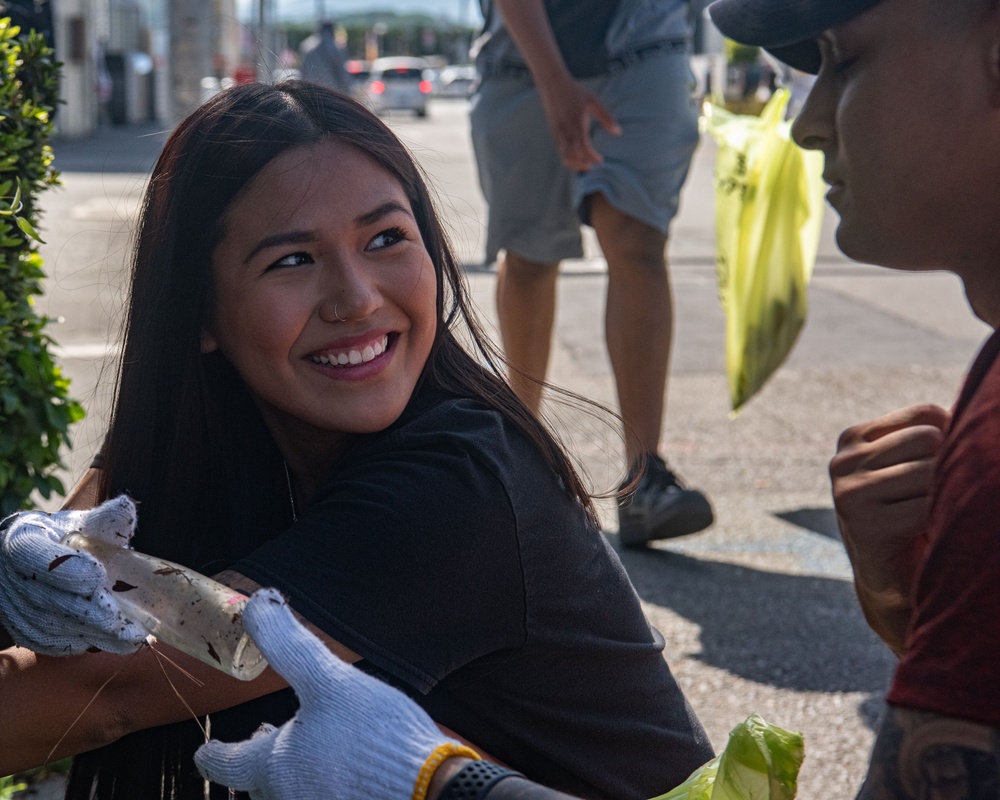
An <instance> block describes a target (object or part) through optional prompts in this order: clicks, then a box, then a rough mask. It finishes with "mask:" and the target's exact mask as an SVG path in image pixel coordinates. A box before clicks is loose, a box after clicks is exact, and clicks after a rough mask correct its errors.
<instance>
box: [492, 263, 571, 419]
mask: <svg viewBox="0 0 1000 800" xmlns="http://www.w3.org/2000/svg"><path fill="white" fill-rule="evenodd" d="M558 276H559V262H555V263H552V264H542V263H537V262H534V261H528V260H527V259H525V258H521V257H520V256H518V255H517V254H515V253H511V252H509V251H508V252H507V254H506V255H505V257H504V259H503V260H502V261H501V262H500V267H499V274H498V275H497V315H498V317H499V320H500V334H501V336H502V337H503V347H504V354H505V355H506V356H507V360H508V361H510V362H511V364H512V366H514V367H516V370H512V371H511V375H510V384H511V386H512V387H513V388H514V391H515V392H516V393H517V395H518V397H520V398H521V400H523V401H524V403H525V404H526V405H527V406H528V407H529V408H530V409H531V410H532V411H534V412H535V413H536V414H537V413H538V409H539V407H540V405H541V399H542V386H541V383H540V381H544V380H545V372H546V370H547V369H548V365H549V351H550V350H551V347H552V324H553V321H554V320H555V312H556V279H557V278H558ZM518 371H520V372H521V373H523V375H520V374H518Z"/></svg>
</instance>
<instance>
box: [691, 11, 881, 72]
mask: <svg viewBox="0 0 1000 800" xmlns="http://www.w3.org/2000/svg"><path fill="white" fill-rule="evenodd" d="M879 2H880V0H715V2H714V3H712V4H711V5H710V6H709V7H708V13H709V14H710V15H711V17H712V22H714V23H715V27H717V28H718V29H719V30H720V31H722V33H723V35H725V36H727V37H729V38H730V39H733V40H735V41H737V42H742V43H743V44H753V45H757V46H758V47H763V48H764V49H765V50H767V51H768V52H769V53H771V54H772V55H773V56H774V57H775V58H777V59H778V60H779V61H784V62H785V63H786V64H788V65H789V66H792V67H795V69H798V70H801V71H802V72H811V73H813V74H815V73H817V72H819V65H820V54H819V45H818V44H817V43H816V39H817V37H818V36H819V35H820V34H821V33H823V31H825V30H826V29H827V28H832V27H834V26H835V25H842V24H843V23H845V22H847V21H848V20H849V19H853V18H854V17H856V16H857V15H858V14H860V13H861V12H862V11H867V10H868V9H869V8H871V7H872V6H874V5H876V4H878V3H879Z"/></svg>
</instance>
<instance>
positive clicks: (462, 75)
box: [437, 64, 476, 97]
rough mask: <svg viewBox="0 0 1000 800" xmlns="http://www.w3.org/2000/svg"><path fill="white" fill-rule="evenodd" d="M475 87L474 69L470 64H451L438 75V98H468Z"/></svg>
mask: <svg viewBox="0 0 1000 800" xmlns="http://www.w3.org/2000/svg"><path fill="white" fill-rule="evenodd" d="M475 85H476V68H475V67H474V66H472V65H471V64H452V65H450V66H447V67H445V68H444V69H443V70H441V73H440V74H439V75H438V87H437V88H438V95H439V96H440V97H468V96H469V95H470V94H471V93H472V90H473V88H474V87H475Z"/></svg>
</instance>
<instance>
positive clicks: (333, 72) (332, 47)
mask: <svg viewBox="0 0 1000 800" xmlns="http://www.w3.org/2000/svg"><path fill="white" fill-rule="evenodd" d="M299 52H300V53H301V55H302V62H301V64H300V65H299V71H300V73H301V77H302V80H306V81H312V82H313V83H321V84H323V85H324V86H329V87H330V88H332V89H336V90H337V91H338V92H340V93H341V94H347V95H349V94H350V93H351V76H350V74H349V73H348V72H347V68H346V66H345V64H346V63H347V55H346V54H345V53H344V49H343V48H342V47H341V46H340V45H339V44H337V37H336V33H335V31H334V26H333V23H332V22H331V21H329V20H323V21H322V22H320V24H319V31H318V32H317V33H314V34H313V35H312V36H309V37H308V38H306V39H305V40H304V41H303V42H302V45H301V47H300V48H299Z"/></svg>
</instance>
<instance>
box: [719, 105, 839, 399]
mask: <svg viewBox="0 0 1000 800" xmlns="http://www.w3.org/2000/svg"><path fill="white" fill-rule="evenodd" d="M789 97H790V94H789V92H788V90H787V89H779V90H778V91H777V92H775V93H774V96H773V97H772V98H771V100H770V101H769V102H768V104H767V106H765V108H764V110H763V111H762V112H761V115H760V116H759V117H753V116H743V115H736V114H732V113H730V112H728V111H726V110H725V109H723V108H719V107H718V106H716V105H713V104H712V103H710V102H706V103H705V109H704V116H703V117H702V127H703V130H705V131H707V132H708V133H710V134H711V135H712V136H713V137H714V138H715V140H716V142H717V143H718V155H717V157H716V162H715V228H716V266H717V268H718V273H719V299H720V301H721V303H722V307H723V309H724V310H725V312H726V373H727V375H728V378H729V396H730V402H731V405H732V409H733V413H735V412H736V411H738V410H739V409H740V407H741V406H742V405H743V404H744V403H746V402H747V400H749V399H750V398H751V397H752V396H753V395H754V394H755V393H756V392H757V391H758V390H759V389H760V388H761V387H762V386H763V385H764V383H765V382H766V381H767V379H768V378H769V377H770V376H771V375H772V373H773V372H774V371H775V370H776V369H777V368H778V367H779V366H780V365H781V363H782V362H783V361H784V360H785V358H786V357H787V356H788V354H789V353H790V352H791V350H792V346H793V345H794V344H795V340H796V339H797V338H798V335H799V331H801V330H802V326H803V325H804V324H805V320H806V310H807V303H808V298H807V294H806V287H807V286H808V283H809V279H810V277H811V276H812V269H813V265H814V263H815V261H816V250H817V248H818V247H819V235H820V227H821V225H822V221H823V195H824V187H823V178H822V173H823V156H822V154H820V153H817V152H809V151H805V150H802V149H800V148H799V147H798V146H797V145H796V144H795V143H794V142H793V141H792V140H791V138H790V135H789V130H790V128H791V123H790V122H787V121H785V119H784V115H785V108H786V106H787V105H788V99H789Z"/></svg>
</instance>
